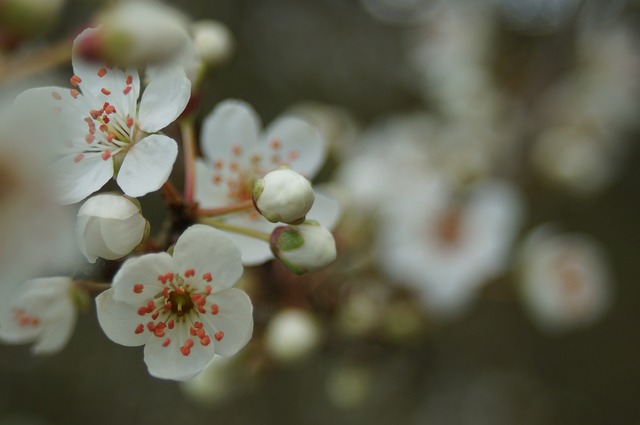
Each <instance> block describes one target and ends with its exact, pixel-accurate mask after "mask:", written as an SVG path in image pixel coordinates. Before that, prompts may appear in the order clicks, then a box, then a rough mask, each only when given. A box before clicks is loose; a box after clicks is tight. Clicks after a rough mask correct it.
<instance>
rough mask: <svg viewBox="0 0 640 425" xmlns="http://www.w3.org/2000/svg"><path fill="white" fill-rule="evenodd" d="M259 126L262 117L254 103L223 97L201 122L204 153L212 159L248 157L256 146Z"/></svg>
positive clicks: (222, 159) (227, 159)
mask: <svg viewBox="0 0 640 425" xmlns="http://www.w3.org/2000/svg"><path fill="white" fill-rule="evenodd" d="M260 126H261V123H260V118H259V117H258V115H257V114H256V112H255V111H254V110H253V108H252V107H251V105H249V104H247V103H245V102H242V101H239V100H227V101H224V102H222V103H220V104H219V105H218V106H217V107H216V108H215V109H214V110H213V112H211V113H210V114H209V115H208V116H207V117H206V118H205V120H204V122H203V124H202V134H201V137H200V144H201V148H202V153H203V154H204V156H205V157H206V158H207V159H209V160H211V161H223V162H226V161H231V160H235V159H237V157H239V156H242V157H243V158H249V157H250V156H251V153H253V152H254V151H255V149H256V147H257V143H258V132H259V131H260ZM247 154H248V155H247ZM224 166H225V167H226V166H227V164H224Z"/></svg>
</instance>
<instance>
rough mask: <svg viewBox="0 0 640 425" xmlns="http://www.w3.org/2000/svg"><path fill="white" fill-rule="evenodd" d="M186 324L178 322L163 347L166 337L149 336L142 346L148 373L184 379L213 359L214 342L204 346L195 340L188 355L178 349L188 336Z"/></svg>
mask: <svg viewBox="0 0 640 425" xmlns="http://www.w3.org/2000/svg"><path fill="white" fill-rule="evenodd" d="M187 326H188V325H187V324H185V323H180V324H179V325H177V326H176V328H175V330H174V332H172V334H171V336H172V338H171V343H170V344H169V345H168V346H167V347H164V346H163V343H164V342H165V341H166V338H155V337H151V339H150V340H149V342H147V345H145V347H144V362H145V363H146V364H147V368H148V369H149V373H150V374H151V375H152V376H155V377H156V378H162V379H173V380H176V381H184V380H187V379H190V378H193V377H194V376H196V375H197V374H198V373H200V372H201V371H202V370H203V369H204V368H205V367H206V366H207V365H208V364H209V363H210V362H211V360H212V359H213V356H214V344H212V343H210V344H209V345H207V346H204V345H202V344H200V343H199V342H198V341H197V338H196V341H194V342H195V344H194V345H193V346H192V347H191V349H190V352H189V355H187V356H185V355H184V354H182V352H181V351H180V347H181V346H183V344H184V342H185V340H186V339H187V338H189V332H188V330H187Z"/></svg>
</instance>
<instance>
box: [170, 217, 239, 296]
mask: <svg viewBox="0 0 640 425" xmlns="http://www.w3.org/2000/svg"><path fill="white" fill-rule="evenodd" d="M173 259H174V260H175V262H176V265H177V266H178V267H180V268H179V270H178V271H179V272H184V271H185V270H188V269H194V270H195V277H194V278H193V279H194V281H195V282H202V276H203V275H204V274H206V273H211V275H212V277H213V281H212V282H211V286H212V288H213V292H214V293H215V292H219V291H222V290H224V289H227V288H230V287H232V286H233V285H234V284H235V283H236V282H237V281H238V279H240V276H242V271H243V268H242V262H241V260H240V251H239V250H238V248H237V247H236V245H235V243H234V242H233V241H232V240H231V238H229V237H228V236H227V235H226V234H225V233H223V232H221V231H220V230H217V229H214V228H212V227H209V226H205V225H203V224H196V225H194V226H191V227H189V228H188V229H187V230H185V232H184V233H183V234H182V236H180V238H178V242H176V246H175V248H174V250H173Z"/></svg>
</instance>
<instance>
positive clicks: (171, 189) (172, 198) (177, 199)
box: [162, 180, 182, 205]
mask: <svg viewBox="0 0 640 425" xmlns="http://www.w3.org/2000/svg"><path fill="white" fill-rule="evenodd" d="M162 193H163V195H164V197H165V200H166V202H167V203H168V204H169V205H172V204H173V205H177V204H181V203H182V196H180V193H179V192H178V189H176V187H175V186H174V185H173V183H171V182H170V181H169V180H167V181H166V182H165V183H164V184H163V185H162Z"/></svg>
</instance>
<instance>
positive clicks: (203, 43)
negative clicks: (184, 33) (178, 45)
mask: <svg viewBox="0 0 640 425" xmlns="http://www.w3.org/2000/svg"><path fill="white" fill-rule="evenodd" d="M191 34H192V37H193V45H194V48H195V51H196V54H197V55H198V57H199V58H200V59H201V60H202V61H203V62H204V63H206V64H208V65H217V64H219V63H221V62H224V61H225V60H227V59H228V58H229V56H231V53H232V52H233V47H234V41H233V36H232V35H231V32H230V31H229V28H227V27H226V26H225V25H224V24H222V23H220V22H218V21H214V20H212V19H207V20H202V21H196V22H193V23H192V24H191Z"/></svg>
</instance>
